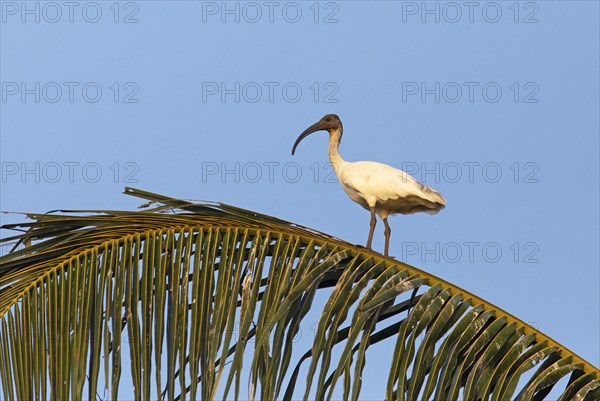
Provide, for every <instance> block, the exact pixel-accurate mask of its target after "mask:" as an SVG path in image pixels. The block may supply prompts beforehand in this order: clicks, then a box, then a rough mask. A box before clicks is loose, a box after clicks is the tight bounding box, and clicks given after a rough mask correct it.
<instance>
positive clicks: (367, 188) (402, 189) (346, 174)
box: [292, 114, 446, 256]
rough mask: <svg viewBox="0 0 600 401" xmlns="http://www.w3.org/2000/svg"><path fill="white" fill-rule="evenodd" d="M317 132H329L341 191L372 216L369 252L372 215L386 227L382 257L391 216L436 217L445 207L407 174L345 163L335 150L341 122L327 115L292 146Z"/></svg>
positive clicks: (438, 197)
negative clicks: (379, 219)
mask: <svg viewBox="0 0 600 401" xmlns="http://www.w3.org/2000/svg"><path fill="white" fill-rule="evenodd" d="M317 131H327V132H329V161H330V162H331V164H332V165H333V167H334V169H335V173H336V174H337V176H338V179H339V181H340V184H341V185H342V188H343V189H344V191H346V193H347V194H348V196H349V197H350V199H352V200H353V201H355V202H356V203H358V204H360V205H361V206H362V207H364V208H365V209H367V210H369V212H370V213H371V223H370V230H369V239H368V240H367V248H368V249H371V241H372V239H373V231H374V229H375V225H376V224H377V219H376V217H375V214H376V213H377V214H378V215H379V217H381V219H382V220H383V223H384V224H385V231H384V233H385V248H384V255H385V256H387V255H388V250H389V245H390V234H391V228H390V226H389V224H388V216H389V215H390V214H398V213H400V214H412V213H417V212H425V213H429V214H435V213H437V212H439V211H440V210H442V209H443V208H444V207H445V205H446V200H445V199H444V197H443V196H442V195H440V194H439V193H438V192H436V191H435V190H433V189H431V188H429V187H428V186H427V185H424V184H421V183H420V182H418V181H417V180H415V179H414V178H413V177H411V176H410V175H409V174H407V173H405V172H404V171H402V170H398V169H395V168H393V167H391V166H388V165H386V164H382V163H376V162H368V161H363V162H353V163H350V162H347V161H345V160H344V159H342V157H341V156H340V152H339V150H338V147H339V144H340V141H341V139H342V132H343V128H342V122H341V120H340V118H339V117H338V116H336V115H335V114H327V115H325V116H324V117H323V118H322V119H321V120H319V121H318V122H316V123H315V124H313V125H311V126H310V127H308V128H307V129H305V130H304V132H302V134H300V136H299V137H298V139H296V142H295V143H294V146H293V147H292V155H293V154H294V152H295V151H296V146H298V144H299V143H300V141H302V139H304V138H306V137H307V136H308V135H310V134H312V133H313V132H317Z"/></svg>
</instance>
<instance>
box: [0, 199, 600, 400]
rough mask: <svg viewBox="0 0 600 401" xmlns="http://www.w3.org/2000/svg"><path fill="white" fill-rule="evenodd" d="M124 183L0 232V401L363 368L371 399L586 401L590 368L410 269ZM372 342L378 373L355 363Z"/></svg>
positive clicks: (356, 375) (594, 388)
mask: <svg viewBox="0 0 600 401" xmlns="http://www.w3.org/2000/svg"><path fill="white" fill-rule="evenodd" d="M125 193H127V194H129V195H133V196H137V197H140V198H143V199H145V200H147V201H148V206H149V207H148V208H146V209H145V210H142V211H136V212H127V211H89V210H88V211H56V212H53V213H47V214H29V215H27V217H28V218H29V219H30V221H27V222H23V223H19V224H9V225H5V226H3V227H2V228H3V229H7V230H17V232H18V233H17V234H16V235H14V236H12V237H8V238H5V239H4V240H2V242H3V243H5V244H8V243H12V244H15V248H14V249H13V250H12V251H11V252H9V253H8V254H6V255H4V256H2V257H1V258H0V355H1V357H0V381H1V383H2V387H1V389H2V390H1V393H2V395H3V397H2V398H6V399H14V398H16V399H46V398H52V399H69V398H73V399H98V398H99V396H98V394H107V396H106V398H108V397H110V398H112V399H117V398H119V395H120V394H123V393H127V392H130V393H132V394H133V396H134V397H135V399H151V398H165V399H170V400H171V399H180V400H184V399H187V398H189V399H197V398H201V399H204V400H212V399H217V398H222V399H230V398H234V399H240V398H241V399H246V398H249V399H256V398H259V399H264V400H272V399H285V400H291V399H292V398H298V397H299V396H303V397H304V399H327V400H331V399H334V398H335V399H337V398H343V399H345V400H346V399H351V400H357V399H359V398H360V394H361V390H362V388H363V381H362V377H363V374H364V372H365V371H366V370H369V369H376V370H377V371H379V372H384V371H385V372H386V374H387V385H386V386H385V387H384V388H382V389H381V398H382V399H386V400H392V399H395V400H411V401H412V400H416V399H422V400H442V401H447V400H458V399H465V400H502V401H504V400H508V399H515V400H519V401H520V400H541V399H544V398H546V397H548V395H549V394H553V393H558V394H560V395H559V397H560V400H597V399H599V398H600V379H599V374H600V371H599V370H598V369H597V368H596V367H594V366H592V365H591V364H590V363H588V362H586V361H585V360H583V359H582V358H580V357H579V356H577V355H576V354H574V353H573V352H571V351H569V350H568V349H567V348H566V347H564V346H562V345H561V344H558V343H557V342H556V341H554V340H552V339H551V338H549V337H547V336H546V335H544V334H543V333H540V332H539V331H537V330H536V329H534V328H533V327H531V326H529V325H528V324H526V323H524V322H523V321H521V320H519V319H518V318H516V317H514V316H512V315H510V314H509V313H507V312H505V311H503V310H501V309H499V308H497V307H495V306H494V305H491V304H490V303H488V302H486V301H484V300H482V299H480V298H479V297H477V296H475V295H474V294H471V293H469V292H467V291H464V290H462V289H460V288H458V287H457V286H455V285H452V284H451V283H448V282H446V281H444V280H441V279H439V278H437V277H435V276H433V275H430V274H428V273H426V272H424V271H422V270H420V269H417V268H415V267H412V266H409V265H407V264H404V263H401V262H399V261H397V260H394V259H392V258H386V257H383V256H382V255H381V254H378V253H376V252H372V251H369V250H367V249H365V248H363V247H360V246H356V245H353V244H350V243H347V242H345V241H343V240H340V239H337V238H334V237H331V236H328V235H326V234H323V233H320V232H318V231H315V230H311V229H308V228H306V227H301V226H298V225H296V224H293V223H290V222H286V221H283V220H280V219H277V218H274V217H271V216H266V215H262V214H259V213H256V212H251V211H247V210H244V209H240V208H237V207H233V206H229V205H225V204H221V203H215V202H199V203H195V202H189V201H185V200H180V199H173V198H169V197H166V196H162V195H158V194H153V193H149V192H144V191H140V190H137V189H133V188H126V191H125ZM19 230H20V231H19ZM23 230H25V231H24V232H23ZM320 292H321V293H324V294H326V295H327V301H326V302H325V303H324V305H322V304H321V303H319V302H317V301H316V300H315V297H316V295H317V294H319V293H320ZM316 308H319V312H320V319H319V322H318V324H317V327H316V330H315V336H314V341H313V342H312V347H311V348H310V349H297V348H298V346H299V345H298V344H297V343H296V341H294V338H295V336H296V335H297V334H298V333H299V331H300V328H301V325H302V323H303V322H304V321H305V319H306V318H307V316H309V314H310V312H311V311H314V310H315V309H316ZM251 338H253V340H254V341H253V342H250V341H249V340H250V339H251ZM377 343H386V345H387V346H388V348H389V350H390V352H389V354H390V357H391V358H390V359H391V362H390V363H389V366H385V367H383V366H381V364H380V363H378V362H377V361H374V362H373V361H371V362H370V363H369V360H368V359H367V355H368V354H369V352H370V350H371V347H372V346H373V345H374V344H377ZM125 361H127V369H124V368H123V366H124V362H125ZM382 368H383V370H382ZM303 373H304V374H305V375H306V376H305V377H306V379H304V378H303ZM125 374H126V375H128V376H130V378H129V380H130V382H131V383H132V385H133V388H131V389H123V388H122V387H120V385H121V384H122V383H121V381H122V377H123V375H125ZM243 380H244V381H247V383H242V381H243ZM559 383H560V384H561V387H560V388H555V387H556V386H557V384H559ZM246 384H247V385H248V390H247V393H246V392H244V391H243V390H242V388H243V387H245V386H246ZM552 390H553V393H551V391H552Z"/></svg>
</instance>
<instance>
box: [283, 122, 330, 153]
mask: <svg viewBox="0 0 600 401" xmlns="http://www.w3.org/2000/svg"><path fill="white" fill-rule="evenodd" d="M317 131H328V132H329V134H330V135H331V134H333V133H339V136H340V137H339V140H341V138H342V121H341V120H340V118H339V117H338V116H337V115H336V114H326V115H325V116H324V117H323V118H321V119H320V120H319V121H317V122H316V123H314V124H313V125H311V126H310V127H308V128H307V129H305V130H304V132H303V133H301V134H300V136H299V137H298V139H296V142H295V143H294V147H293V148H292V155H293V154H294V153H295V152H296V147H297V146H298V144H299V143H300V141H302V140H303V139H304V138H306V137H307V136H309V135H310V134H312V133H313V132H317Z"/></svg>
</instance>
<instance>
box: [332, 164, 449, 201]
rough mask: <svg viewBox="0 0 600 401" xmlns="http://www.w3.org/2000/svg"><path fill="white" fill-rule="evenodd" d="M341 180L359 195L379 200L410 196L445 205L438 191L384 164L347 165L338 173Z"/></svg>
mask: <svg viewBox="0 0 600 401" xmlns="http://www.w3.org/2000/svg"><path fill="white" fill-rule="evenodd" d="M340 181H342V184H343V185H346V186H348V187H352V188H354V189H355V190H357V191H359V192H360V193H362V194H365V195H366V194H370V195H375V196H376V197H377V198H379V199H380V200H382V201H386V200H388V199H398V198H403V197H407V196H411V195H412V196H418V197H420V198H423V199H426V200H428V201H430V202H434V203H439V204H442V205H445V204H446V199H444V197H443V196H442V195H441V194H440V193H439V192H437V191H435V190H434V189H432V188H430V187H428V186H427V185H424V184H421V183H420V182H419V181H417V180H415V179H414V178H413V177H412V176H411V175H410V174H408V173H405V172H404V171H402V170H398V169H395V168H393V167H391V166H388V165H387V164H382V163H377V162H368V161H364V162H355V163H349V164H348V165H346V166H345V167H344V169H343V170H342V171H341V174H340Z"/></svg>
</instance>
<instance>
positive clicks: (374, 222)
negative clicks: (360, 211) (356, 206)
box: [367, 208, 377, 249]
mask: <svg viewBox="0 0 600 401" xmlns="http://www.w3.org/2000/svg"><path fill="white" fill-rule="evenodd" d="M370 210H371V228H370V229H369V239H368V240H367V249H371V243H372V242H373V233H374V232H375V225H376V224H377V218H376V217H375V209H374V208H371V209H370Z"/></svg>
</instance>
